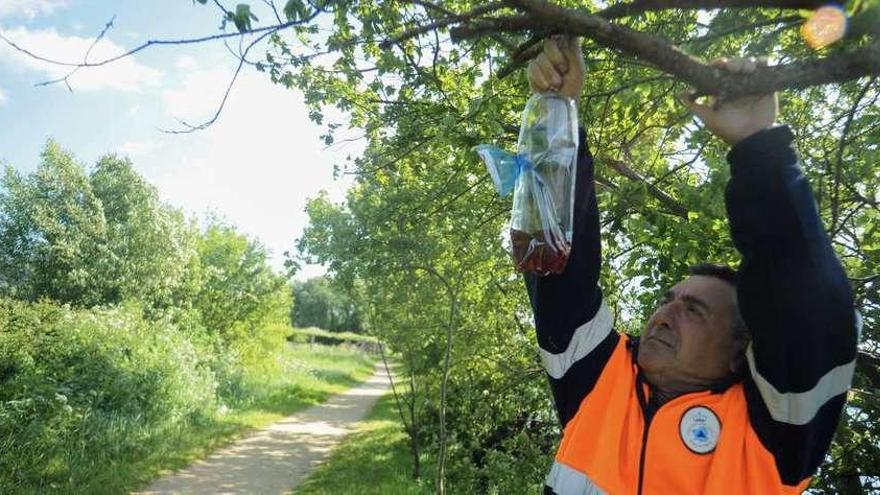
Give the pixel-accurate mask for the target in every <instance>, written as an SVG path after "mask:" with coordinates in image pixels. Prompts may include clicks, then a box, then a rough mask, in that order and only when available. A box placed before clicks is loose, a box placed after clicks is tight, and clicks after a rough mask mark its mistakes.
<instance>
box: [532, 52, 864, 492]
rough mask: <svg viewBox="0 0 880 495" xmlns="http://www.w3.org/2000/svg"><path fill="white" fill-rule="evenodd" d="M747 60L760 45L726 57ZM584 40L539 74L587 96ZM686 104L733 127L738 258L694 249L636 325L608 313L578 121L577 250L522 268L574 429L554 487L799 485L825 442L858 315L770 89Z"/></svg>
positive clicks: (743, 67)
mask: <svg viewBox="0 0 880 495" xmlns="http://www.w3.org/2000/svg"><path fill="white" fill-rule="evenodd" d="M716 66H717V67H718V68H719V69H720V70H729V71H735V72H750V71H752V70H754V67H755V62H754V61H749V60H734V61H725V60H722V61H719V62H717V63H716ZM584 75H585V69H584V62H583V56H582V54H581V52H580V48H579V44H578V43H577V42H575V41H571V40H568V41H563V40H559V41H552V40H551V41H548V42H547V43H546V44H545V46H544V52H543V53H542V54H541V55H540V56H539V57H538V58H537V59H536V60H535V61H533V62H532V64H531V65H530V67H529V80H530V83H531V86H532V88H533V90H535V91H550V90H553V91H558V92H560V93H562V94H565V95H568V96H571V97H572V98H575V99H577V97H578V95H579V94H580V91H581V86H582V84H583V80H584ZM686 104H687V105H688V106H689V108H691V109H692V111H693V112H694V113H696V115H697V116H698V117H699V118H700V119H701V120H702V121H703V122H704V123H705V124H706V127H707V128H708V129H710V130H711V131H712V132H713V133H714V134H715V135H716V136H718V137H719V138H721V139H723V140H724V141H726V142H727V143H729V144H730V145H731V146H732V148H731V150H730V153H729V154H728V161H729V162H730V167H731V179H730V182H729V183H728V185H727V191H726V197H725V199H726V204H727V212H728V218H729V220H730V227H731V234H732V237H733V241H734V244H735V245H736V247H737V249H738V250H739V251H740V253H741V254H742V258H743V259H742V263H741V265H740V268H739V270H738V271H737V272H734V271H733V270H731V269H729V268H726V267H720V266H715V265H699V266H697V267H694V268H693V269H692V271H691V276H689V277H688V278H686V279H684V280H683V281H681V282H679V283H678V284H676V285H675V286H673V287H672V288H671V289H669V290H668V291H667V292H666V293H665V295H664V296H663V297H662V298H661V300H660V301H658V306H657V309H656V310H655V311H654V314H653V315H652V316H651V318H650V319H649V321H648V323H647V325H646V326H645V328H644V330H643V332H642V335H641V338H638V337H627V336H624V335H620V334H618V333H616V332H614V331H613V330H612V316H611V313H610V311H609V310H608V307H607V306H606V305H605V303H604V302H603V297H602V293H601V291H600V289H599V287H598V285H597V282H598V279H599V263H600V243H599V212H598V210H597V208H596V194H595V190H594V183H593V160H592V157H591V155H590V152H589V151H588V150H587V147H586V145H585V139H584V137H585V133H584V132H583V131H581V147H580V151H579V157H578V175H577V179H576V201H575V217H574V221H575V226H574V238H573V246H572V255H571V258H570V260H569V263H568V267H567V268H566V271H565V272H564V273H563V274H562V275H558V276H547V277H535V276H527V277H526V286H527V288H528V292H529V297H530V300H531V303H532V308H533V310H534V314H535V324H536V327H537V332H538V343H539V345H540V353H541V357H542V359H543V362H544V365H545V367H546V369H547V372H548V374H549V375H550V383H551V388H552V391H553V398H554V400H555V404H556V408H557V410H558V413H559V417H560V420H561V421H562V424H563V427H564V432H563V436H562V442H561V445H560V447H559V450H558V452H557V453H556V459H555V462H554V464H553V466H552V469H551V471H550V474H549V475H548V477H547V480H546V490H545V493H553V494H558V495H573V494H604V493H609V494H615V495H617V494H626V495H629V494H638V495H642V494H645V495H649V494H650V495H655V494H675V495H703V494H706V495H715V494H719V495H720V494H725V495H727V494H750V495H754V494H779V493H787V494H794V493H801V492H802V491H803V490H804V489H805V488H806V486H807V485H808V483H809V480H810V477H811V476H812V475H813V473H814V472H815V470H816V469H817V468H818V466H819V464H820V463H821V462H822V459H823V457H824V455H825V453H826V452H827V450H828V446H829V444H830V442H831V437H832V434H833V433H834V430H835V427H836V425H837V423H838V420H839V418H840V414H841V411H842V409H843V406H844V403H845V399H846V393H847V390H848V388H849V385H850V382H851V379H852V375H853V370H854V366H855V362H854V359H855V355H856V342H857V328H856V327H857V325H858V319H859V318H858V315H857V314H856V313H855V311H854V309H853V298H852V293H851V290H850V287H849V284H848V281H847V278H846V275H845V273H844V271H843V269H842V267H841V265H840V263H839V261H838V260H837V258H836V257H835V255H834V253H833V251H832V249H831V244H830V241H829V238H828V236H827V235H826V233H825V231H824V229H823V227H822V224H821V221H820V219H819V217H818V213H817V210H816V206H815V202H814V199H813V196H812V193H811V191H810V188H809V185H808V184H807V181H806V179H805V177H804V175H803V173H802V171H801V170H800V167H799V166H798V163H797V157H796V156H795V152H794V150H793V149H792V146H791V142H792V134H791V131H790V130H789V129H788V128H787V127H784V126H782V127H775V126H774V122H775V119H776V113H777V104H776V96H775V95H765V96H758V97H750V98H743V99H738V100H732V101H722V102H716V103H715V104H714V105H712V106H706V105H702V104H699V103H697V102H696V101H694V100H692V99H687V100H686Z"/></svg>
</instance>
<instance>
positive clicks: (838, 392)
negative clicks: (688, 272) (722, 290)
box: [726, 127, 860, 485]
mask: <svg viewBox="0 0 880 495" xmlns="http://www.w3.org/2000/svg"><path fill="white" fill-rule="evenodd" d="M792 139H793V136H792V133H791V131H790V130H789V128H788V127H777V128H773V129H769V130H766V131H762V132H759V133H757V134H755V135H753V136H750V137H749V138H746V139H745V140H743V141H742V142H741V143H738V144H737V145H736V146H735V147H734V148H733V149H732V150H731V151H730V153H729V154H728V161H729V162H730V166H731V179H730V182H729V183H728V185H727V191H726V200H727V213H728V217H729V219H730V228H731V235H732V237H733V242H734V244H735V245H736V247H737V249H738V250H739V251H740V252H741V253H742V257H743V261H742V265H741V266H740V270H739V286H738V294H737V295H738V299H739V306H740V312H741V313H742V316H743V319H744V320H745V323H746V326H748V328H749V330H750V332H751V336H752V342H751V344H750V345H749V347H748V349H747V351H746V358H747V361H748V366H749V371H750V373H749V376H748V378H747V379H746V380H745V393H746V398H747V400H748V405H749V418H750V421H751V423H752V426H753V428H754V430H755V432H756V433H757V434H758V437H759V438H760V439H761V442H762V443H763V444H764V446H765V447H766V448H767V449H768V450H769V451H770V452H771V453H772V454H773V456H774V457H775V459H776V464H777V468H778V470H779V473H780V476H781V478H782V481H783V482H784V483H785V484H787V485H796V484H798V483H799V482H801V481H802V480H804V479H805V478H807V477H809V476H811V475H812V474H813V472H814V471H815V470H816V469H817V467H818V466H819V464H820V463H821V462H822V460H823V457H824V455H825V453H826V452H827V450H828V447H829V444H830V442H831V437H832V435H833V433H834V430H835V428H836V426H837V423H838V421H839V419H840V415H841V411H842V410H843V405H844V403H845V400H846V393H847V391H848V389H849V386H850V383H851V381H852V376H853V370H854V368H855V356H856V350H857V339H858V337H857V334H858V330H857V325H859V321H860V318H859V316H858V314H857V313H856V312H855V309H854V302H853V296H852V292H851V289H850V286H849V281H848V280H847V277H846V274H845V273H844V271H843V268H842V266H841V264H840V261H839V260H838V259H837V257H836V256H835V255H834V252H833V250H832V248H831V242H830V240H829V237H828V235H827V234H826V232H825V229H824V228H823V226H822V222H821V220H820V218H819V215H818V211H817V208H816V203H815V200H814V198H813V194H812V192H811V190H810V186H809V184H808V183H807V180H806V177H805V176H804V174H803V172H802V171H801V168H800V166H799V165H798V159H797V156H796V154H795V151H794V149H793V148H792Z"/></svg>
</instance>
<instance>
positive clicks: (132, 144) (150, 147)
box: [119, 141, 157, 158]
mask: <svg viewBox="0 0 880 495" xmlns="http://www.w3.org/2000/svg"><path fill="white" fill-rule="evenodd" d="M156 146H157V145H156V143H155V142H154V141H128V142H125V143H122V144H121V145H120V146H119V152H120V153H122V154H124V155H128V156H130V157H132V158H136V157H139V156H144V155H148V154H149V153H151V152H153V151H154V150H155V149H156Z"/></svg>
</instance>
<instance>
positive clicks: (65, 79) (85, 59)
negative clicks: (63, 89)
mask: <svg viewBox="0 0 880 495" xmlns="http://www.w3.org/2000/svg"><path fill="white" fill-rule="evenodd" d="M115 20H116V16H115V15H114V16H113V17H111V18H110V20H109V21H107V24H105V25H104V29H102V30H101V32H100V33H98V36H97V37H95V40H94V41H92V44H91V45H89V48H88V50H86V54H85V55H84V56H83V63H84V64H85V63H88V61H89V55H91V53H92V50H93V49H94V48H95V45H97V44H98V43H99V42H100V41H101V40H102V39H103V38H104V35H106V34H107V31H109V30H110V28H112V27H113V22H114V21H115ZM81 68H82V66H81V65H80V66H77V67H74V68H73V70H71V71H70V72H68V73H67V75H66V76H64V77H60V78H58V79H52V80H49V81H43V82H39V83H36V84H34V86H49V85H51V84H56V83H59V82H64V85H65V86H67V90H68V91H70V92H71V93H73V88H72V87H70V76H72V75H74V74H76V71H78V70H80V69H81Z"/></svg>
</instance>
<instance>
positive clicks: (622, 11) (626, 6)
mask: <svg viewBox="0 0 880 495" xmlns="http://www.w3.org/2000/svg"><path fill="white" fill-rule="evenodd" d="M829 3H835V2H828V1H822V0H635V1H634V2H629V3H618V4H616V5H612V6H611V7H608V8H607V9H604V10H600V11H599V12H596V14H595V15H597V16H599V17H603V18H605V19H609V20H610V19H618V18H621V17H629V16H633V15H638V14H642V13H645V12H649V11H656V10H669V9H688V10H696V9H700V10H712V9H751V8H768V9H815V8H818V7H821V6H823V5H827V4H829Z"/></svg>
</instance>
